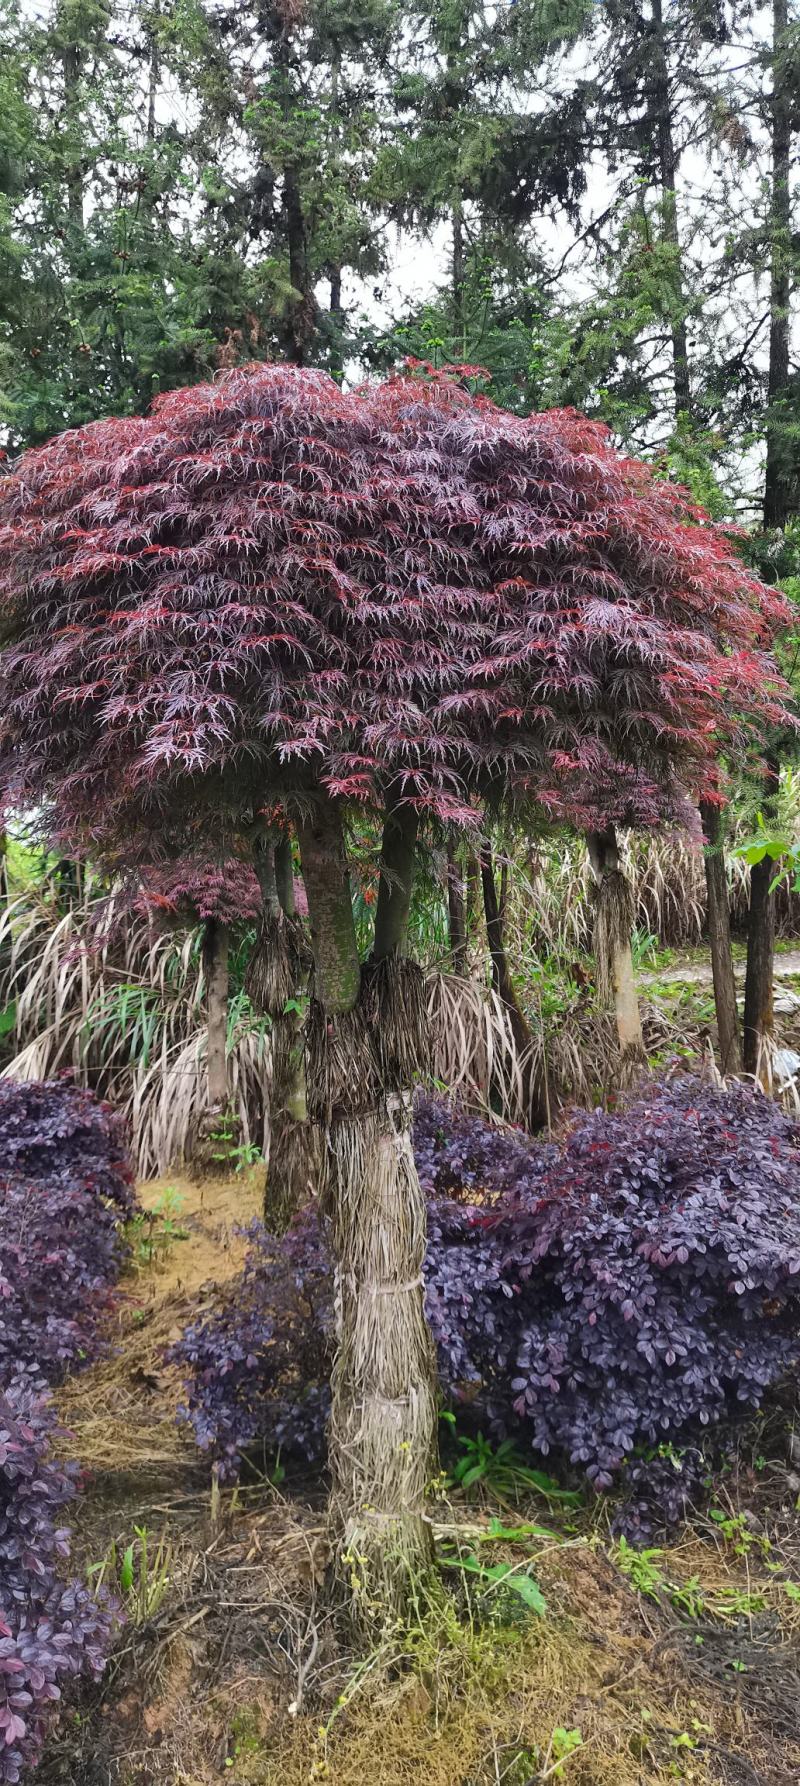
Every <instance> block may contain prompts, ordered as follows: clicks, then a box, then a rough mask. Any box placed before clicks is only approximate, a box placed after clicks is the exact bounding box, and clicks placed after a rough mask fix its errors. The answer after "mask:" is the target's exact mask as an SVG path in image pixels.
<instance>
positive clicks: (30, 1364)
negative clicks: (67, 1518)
mask: <svg viewBox="0 0 800 1786" xmlns="http://www.w3.org/2000/svg"><path fill="white" fill-rule="evenodd" d="M133 1205H134V1198H133V1181H132V1177H131V1172H130V1167H129V1164H128V1159H127V1154H126V1150H125V1145H124V1140H123V1135H122V1129H121V1125H120V1123H119V1121H118V1119H117V1117H115V1116H114V1114H113V1112H112V1111H111V1110H110V1109H109V1107H108V1106H107V1105H105V1104H101V1103H99V1102H98V1100H97V1099H96V1098H94V1097H92V1095H91V1094H90V1093H88V1092H84V1091H80V1090H78V1089H77V1088H76V1087H75V1086H74V1085H72V1084H70V1083H69V1081H67V1080H55V1081H52V1082H50V1083H36V1084H17V1083H15V1082H13V1081H10V1080H4V1081H0V1781H3V1782H5V1781H8V1782H11V1783H12V1786H13V1783H15V1782H16V1781H18V1780H19V1778H20V1774H21V1772H22V1770H23V1769H25V1768H27V1767H28V1766H30V1765H32V1764H33V1763H34V1762H35V1761H36V1760H37V1758H38V1755H39V1752H40V1750H41V1746H42V1741H43V1738H44V1734H45V1730H46V1726H47V1722H48V1718H49V1716H50V1715H52V1710H53V1704H54V1702H56V1701H57V1700H58V1699H59V1697H60V1692H61V1687H62V1685H63V1683H64V1682H65V1681H66V1680H68V1679H70V1678H74V1677H76V1676H79V1675H86V1674H89V1675H90V1676H91V1675H96V1674H98V1673H99V1672H100V1670H101V1669H102V1666H103V1663H104V1660H105V1656H106V1654H107V1651H108V1643H109V1639H110V1633H111V1625H112V1608H111V1606H110V1603H109V1602H108V1601H104V1600H103V1599H102V1598H100V1599H98V1598H96V1597H95V1596H94V1595H92V1594H90V1593H89V1592H88V1590H87V1589H86V1588H85V1587H84V1586H83V1585H82V1584H80V1583H79V1582H76V1581H72V1582H70V1581H67V1580H66V1579H64V1577H63V1576H62V1574H61V1569H62V1566H63V1563H64V1561H65V1560H66V1559H67V1558H68V1556H69V1532H68V1531H67V1530H66V1528H64V1527H63V1526H62V1525H60V1523H59V1521H60V1518H61V1515H62V1509H63V1508H64V1506H65V1505H66V1504H67V1503H68V1502H69V1501H70V1500H71V1499H72V1498H73V1496H74V1493H75V1487H74V1471H73V1470H72V1468H71V1467H70V1466H65V1465H63V1464H59V1463H58V1462H57V1460H56V1459H55V1458H54V1457H53V1456H52V1455H51V1450H50V1447H51V1441H52V1440H53V1438H54V1437H55V1436H56V1432H55V1427H54V1419H53V1414H52V1411H51V1409H50V1408H49V1406H48V1399H47V1394H46V1386H47V1385H48V1384H50V1383H53V1382H55V1381H57V1380H58V1379H59V1378H60V1377H62V1376H63V1375H64V1373H65V1372H66V1371H67V1370H68V1369H70V1368H74V1367H75V1366H76V1365H78V1364H80V1363H84V1362H87V1361H88V1360H89V1359H91V1358H92V1357H93V1356H96V1354H97V1351H98V1349H99V1347H100V1344H101V1324H102V1319H103V1316H104V1315H105V1313H106V1312H107V1309H108V1304H109V1299H110V1296H111V1294H112V1291H113V1285H114V1283H115V1281H116V1278H117V1276H118V1274H119V1269H120V1265H121V1263H122V1260H123V1258H124V1254H125V1242H124V1235H123V1228H122V1224H123V1222H124V1220H125V1218H126V1216H128V1215H129V1214H130V1213H131V1212H132V1210H133Z"/></svg>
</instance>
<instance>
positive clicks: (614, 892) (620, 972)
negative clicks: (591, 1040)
mask: <svg viewBox="0 0 800 1786" xmlns="http://www.w3.org/2000/svg"><path fill="white" fill-rule="evenodd" d="M586 842H587V844H588V847H589V861H590V862H591V865H592V873H593V874H594V878H595V881H596V883H597V910H596V913H595V920H594V959H595V976H596V980H597V990H598V994H599V996H600V998H601V999H607V1000H609V1001H610V1002H612V1001H613V1005H614V1015H615V1017H616V1020H617V1036H618V1038H619V1049H620V1066H621V1073H622V1076H623V1077H626V1076H627V1075H628V1074H630V1073H631V1072H633V1071H635V1069H636V1068H637V1067H639V1066H641V1065H642V1064H643V1062H644V1060H645V1052H644V1043H643V1041H642V1021H641V1017H640V1015H639V999H638V996H637V992H636V976H635V974H634V971H633V954H632V952H631V930H632V928H633V895H632V893H631V888H630V882H629V881H628V879H627V877H626V876H625V875H624V874H623V872H622V869H621V868H620V861H619V850H618V848H617V838H616V833H615V831H614V827H613V825H609V827H608V828H607V830H605V831H590V832H589V833H588V834H587V838H586Z"/></svg>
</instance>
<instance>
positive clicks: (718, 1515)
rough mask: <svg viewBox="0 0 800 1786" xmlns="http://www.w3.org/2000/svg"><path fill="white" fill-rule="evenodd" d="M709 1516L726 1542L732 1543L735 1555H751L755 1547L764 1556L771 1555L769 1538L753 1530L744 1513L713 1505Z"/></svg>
mask: <svg viewBox="0 0 800 1786" xmlns="http://www.w3.org/2000/svg"><path fill="white" fill-rule="evenodd" d="M708 1517H709V1519H710V1520H711V1521H712V1522H713V1524H714V1525H715V1526H716V1527H717V1530H718V1532H719V1534H720V1537H721V1538H724V1540H725V1543H726V1544H730V1545H732V1547H733V1554H734V1556H737V1557H746V1556H749V1554H750V1552H751V1550H753V1549H758V1550H759V1551H760V1552H761V1554H762V1556H764V1557H766V1556H768V1555H769V1552H770V1550H771V1548H772V1547H771V1545H770V1541H769V1539H768V1538H765V1537H763V1536H762V1535H761V1534H760V1533H758V1532H754V1531H753V1530H752V1527H751V1526H749V1525H748V1523H747V1519H746V1517H745V1515H744V1513H733V1512H731V1511H728V1510H726V1508H724V1507H712V1508H711V1510H710V1512H709V1515H708Z"/></svg>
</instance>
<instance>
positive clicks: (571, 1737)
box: [538, 1724, 583, 1781]
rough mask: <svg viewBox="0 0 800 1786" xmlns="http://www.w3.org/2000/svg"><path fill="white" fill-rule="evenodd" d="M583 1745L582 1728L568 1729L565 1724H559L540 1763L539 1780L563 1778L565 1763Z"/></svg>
mask: <svg viewBox="0 0 800 1786" xmlns="http://www.w3.org/2000/svg"><path fill="white" fill-rule="evenodd" d="M582 1747H583V1737H582V1735H581V1732H580V1730H578V1729H572V1730H567V1729H565V1727H564V1725H563V1724H557V1725H556V1727H555V1730H554V1731H553V1732H552V1735H551V1737H550V1741H549V1743H548V1745H547V1749H546V1751H545V1754H544V1756H543V1757H542V1760H541V1762H540V1764H539V1773H538V1780H539V1781H542V1780H563V1778H564V1768H565V1764H566V1763H567V1762H568V1761H569V1758H570V1756H571V1755H574V1754H575V1751H576V1749H581V1748H582Z"/></svg>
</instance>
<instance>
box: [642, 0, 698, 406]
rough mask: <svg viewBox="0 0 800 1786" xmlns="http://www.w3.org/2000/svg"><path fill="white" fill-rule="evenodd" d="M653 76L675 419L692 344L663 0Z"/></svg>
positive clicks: (655, 4) (653, 27) (655, 19)
mask: <svg viewBox="0 0 800 1786" xmlns="http://www.w3.org/2000/svg"><path fill="white" fill-rule="evenodd" d="M649 36H650V61H651V80H650V83H649V91H650V114H651V118H652V121H653V124H654V127H655V137H656V143H657V148H658V173H659V186H660V190H661V212H662V220H663V221H662V227H663V234H664V240H665V242H667V243H668V244H669V246H670V248H671V249H672V251H673V256H674V262H673V276H672V281H671V284H672V291H671V307H670V317H669V329H670V336H671V340H672V367H673V383H674V388H675V412H676V419H678V418H680V415H681V413H683V414H684V415H686V416H687V417H691V413H692V392H691V385H690V382H689V347H688V340H687V334H686V300H685V296H684V290H683V260H682V250H681V241H680V234H679V231H678V201H677V195H676V185H677V179H678V156H677V152H676V149H675V136H674V130H673V121H672V102H671V97H670V74H669V61H668V58H667V46H666V38H665V34H664V18H663V11H662V0H652V14H651V21H650V31H649Z"/></svg>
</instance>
